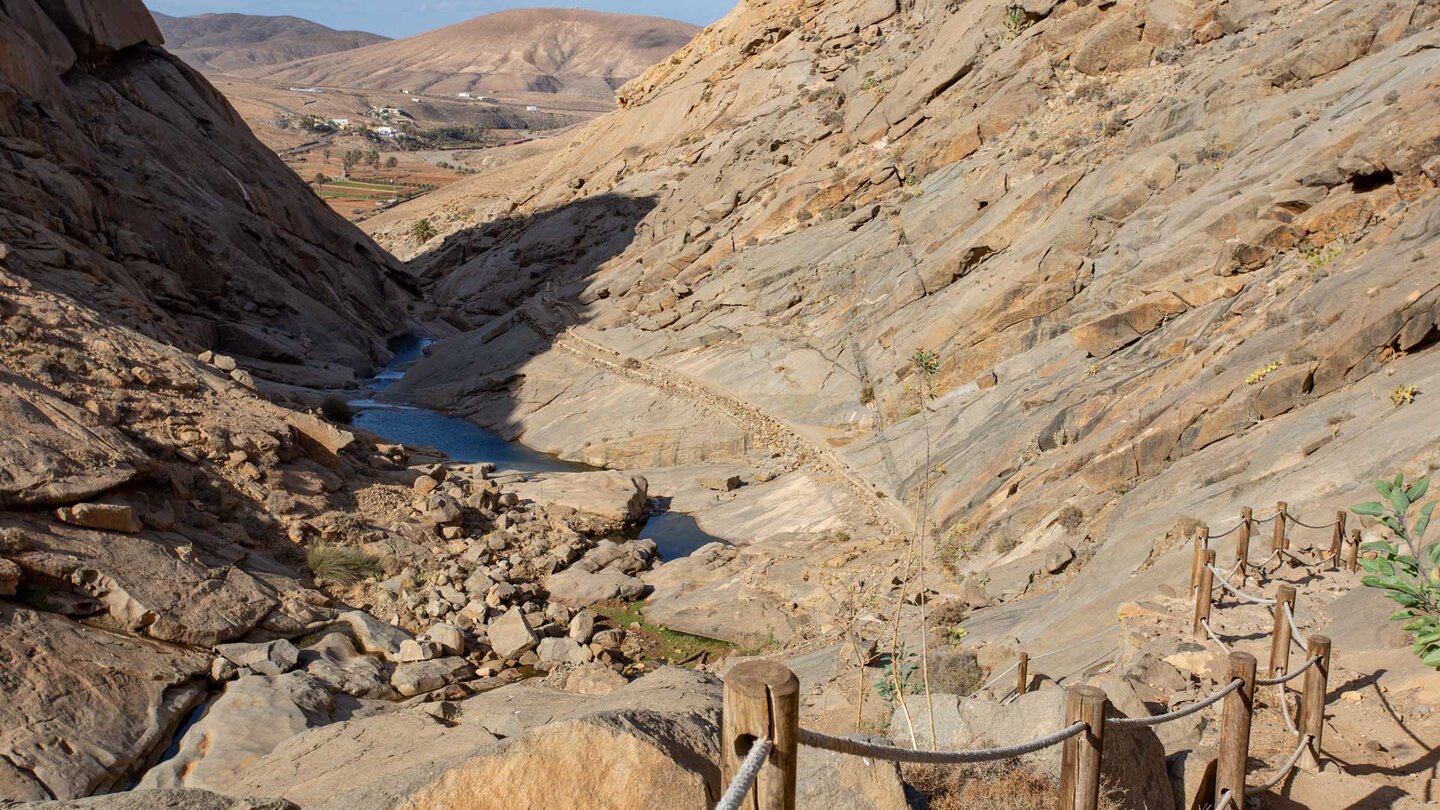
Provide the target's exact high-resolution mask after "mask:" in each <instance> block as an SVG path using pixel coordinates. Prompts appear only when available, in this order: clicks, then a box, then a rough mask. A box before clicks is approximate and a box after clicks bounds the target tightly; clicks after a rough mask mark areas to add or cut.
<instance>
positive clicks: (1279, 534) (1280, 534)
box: [1270, 501, 1290, 562]
mask: <svg viewBox="0 0 1440 810" xmlns="http://www.w3.org/2000/svg"><path fill="white" fill-rule="evenodd" d="M1289 508H1290V504H1288V503H1285V502H1284V501H1280V502H1279V503H1277V504H1275V533H1274V534H1272V535H1270V551H1271V552H1272V553H1273V552H1276V551H1285V550H1286V545H1285V517H1286V514H1285V510H1287V509H1289ZM1280 561H1281V562H1284V560H1283V559H1282V560H1280Z"/></svg>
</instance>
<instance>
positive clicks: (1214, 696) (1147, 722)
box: [1105, 678, 1245, 726]
mask: <svg viewBox="0 0 1440 810" xmlns="http://www.w3.org/2000/svg"><path fill="white" fill-rule="evenodd" d="M1244 685H1245V682H1244V681H1242V680H1240V679H1239V678H1236V679H1235V680H1233V681H1231V682H1230V683H1228V684H1226V685H1225V686H1224V687H1223V688H1221V689H1219V690H1217V691H1215V692H1212V693H1210V694H1209V695H1207V696H1206V697H1204V698H1202V699H1201V700H1199V701H1196V702H1195V703H1192V704H1190V705H1189V706H1186V707H1185V708H1183V709H1176V710H1174V711H1170V712H1166V713H1165V714H1153V715H1150V716H1148V717H1115V718H1112V719H1110V720H1106V721H1105V722H1106V723H1107V724H1109V725H1112V726H1158V725H1162V724H1164V723H1169V722H1170V721H1172V720H1179V719H1181V718H1184V717H1189V716H1190V715H1192V714H1196V713H1198V712H1202V711H1204V710H1205V709H1207V708H1209V707H1211V706H1214V705H1215V704H1216V703H1219V702H1220V701H1222V700H1224V699H1225V696H1226V695H1228V694H1230V693H1231V692H1234V691H1235V690H1236V689H1239V688H1240V687H1242V686H1244Z"/></svg>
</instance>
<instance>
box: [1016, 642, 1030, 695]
mask: <svg viewBox="0 0 1440 810" xmlns="http://www.w3.org/2000/svg"><path fill="white" fill-rule="evenodd" d="M1029 686H1030V653H1027V652H1022V653H1020V660H1019V661H1017V662H1015V694H1017V695H1023V694H1025V689H1026V688H1027V687H1029Z"/></svg>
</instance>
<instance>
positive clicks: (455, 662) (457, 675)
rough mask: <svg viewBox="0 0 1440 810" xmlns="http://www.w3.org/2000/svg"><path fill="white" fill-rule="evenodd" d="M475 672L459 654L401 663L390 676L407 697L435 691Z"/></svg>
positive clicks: (399, 690)
mask: <svg viewBox="0 0 1440 810" xmlns="http://www.w3.org/2000/svg"><path fill="white" fill-rule="evenodd" d="M474 674H475V668H474V667H472V666H470V662H469V661H466V660H465V659H464V658H461V657H459V656H451V657H449V658H437V659H435V660H433V661H416V662H413V663H408V664H401V665H400V666H398V667H396V668H395V674H394V675H391V676H390V685H391V686H393V687H395V691H396V692H399V693H400V694H402V695H404V696H405V697H412V696H414V695H420V694H424V693H426V692H434V691H435V690H436V689H439V688H441V687H442V686H448V685H450V684H452V683H455V682H456V681H459V680H463V679H465V678H467V677H470V676H471V675H474Z"/></svg>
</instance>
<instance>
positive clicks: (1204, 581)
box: [1190, 548, 1215, 638]
mask: <svg viewBox="0 0 1440 810" xmlns="http://www.w3.org/2000/svg"><path fill="white" fill-rule="evenodd" d="M1201 560H1202V565H1201V568H1200V585H1199V587H1198V588H1196V589H1195V623H1194V624H1193V625H1192V626H1191V628H1190V630H1191V632H1193V633H1194V634H1195V635H1196V636H1199V637H1200V638H1204V637H1205V623H1206V622H1208V621H1210V591H1211V589H1213V588H1214V587H1215V571H1214V569H1213V568H1211V566H1212V565H1214V564H1215V549H1213V548H1207V549H1205V554H1204V556H1203V557H1201Z"/></svg>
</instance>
